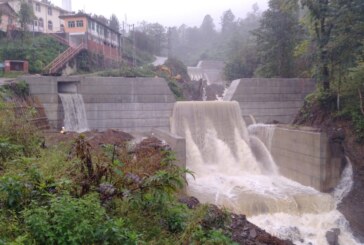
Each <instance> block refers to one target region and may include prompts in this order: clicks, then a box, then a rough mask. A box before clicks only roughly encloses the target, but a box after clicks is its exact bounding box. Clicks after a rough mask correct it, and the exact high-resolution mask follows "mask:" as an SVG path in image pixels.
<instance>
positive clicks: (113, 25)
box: [109, 14, 120, 32]
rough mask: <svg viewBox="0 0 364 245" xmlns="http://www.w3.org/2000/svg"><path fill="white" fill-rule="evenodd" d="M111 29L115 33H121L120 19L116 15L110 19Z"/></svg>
mask: <svg viewBox="0 0 364 245" xmlns="http://www.w3.org/2000/svg"><path fill="white" fill-rule="evenodd" d="M109 27H110V28H111V29H113V30H114V31H117V32H119V31H120V22H119V19H118V17H117V16H116V15H115V14H112V15H111V17H110V22H109Z"/></svg>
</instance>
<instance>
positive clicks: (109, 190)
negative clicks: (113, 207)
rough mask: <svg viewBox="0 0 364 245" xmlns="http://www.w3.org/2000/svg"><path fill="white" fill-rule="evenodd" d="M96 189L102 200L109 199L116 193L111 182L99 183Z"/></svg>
mask: <svg viewBox="0 0 364 245" xmlns="http://www.w3.org/2000/svg"><path fill="white" fill-rule="evenodd" d="M98 191H99V193H100V198H101V200H102V201H107V200H111V198H112V197H113V196H115V195H116V194H117V192H116V188H115V187H114V186H113V185H111V184H101V185H100V186H99V189H98Z"/></svg>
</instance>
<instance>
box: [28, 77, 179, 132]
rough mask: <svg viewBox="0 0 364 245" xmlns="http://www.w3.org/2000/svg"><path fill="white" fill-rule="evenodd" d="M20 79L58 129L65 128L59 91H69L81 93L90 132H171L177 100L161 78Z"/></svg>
mask: <svg viewBox="0 0 364 245" xmlns="http://www.w3.org/2000/svg"><path fill="white" fill-rule="evenodd" d="M21 79H22V80H25V81H27V83H28V84H29V85H30V92H31V94H32V95H36V96H37V97H38V98H39V100H40V101H41V102H42V104H43V105H44V108H45V111H46V114H47V117H48V119H49V122H50V125H51V126H52V127H53V128H55V129H60V128H61V127H62V126H63V125H62V124H63V117H64V116H63V107H62V103H61V101H60V99H59V97H58V92H62V91H63V92H65V91H66V92H77V93H79V94H82V96H83V100H84V103H85V108H86V114H87V119H88V124H89V127H90V129H98V130H106V129H108V128H114V129H120V130H123V131H126V132H133V131H140V132H147V131H150V130H151V129H153V128H159V129H165V130H169V117H170V115H171V112H172V108H173V104H174V102H175V98H174V95H173V94H172V92H171V91H170V89H169V88H168V85H167V83H166V81H164V80H163V79H161V78H105V77H36V76H30V77H22V78H21ZM67 84H69V86H68V85H67Z"/></svg>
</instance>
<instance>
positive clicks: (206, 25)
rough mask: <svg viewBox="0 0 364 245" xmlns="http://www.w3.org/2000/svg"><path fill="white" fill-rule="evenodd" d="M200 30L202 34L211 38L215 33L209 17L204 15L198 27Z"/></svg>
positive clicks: (212, 21)
mask: <svg viewBox="0 0 364 245" xmlns="http://www.w3.org/2000/svg"><path fill="white" fill-rule="evenodd" d="M200 30H201V32H202V33H203V34H205V35H208V36H211V35H212V34H214V33H215V24H214V20H213V19H212V17H211V15H209V14H208V15H206V16H205V17H204V19H203V21H202V24H201V26H200Z"/></svg>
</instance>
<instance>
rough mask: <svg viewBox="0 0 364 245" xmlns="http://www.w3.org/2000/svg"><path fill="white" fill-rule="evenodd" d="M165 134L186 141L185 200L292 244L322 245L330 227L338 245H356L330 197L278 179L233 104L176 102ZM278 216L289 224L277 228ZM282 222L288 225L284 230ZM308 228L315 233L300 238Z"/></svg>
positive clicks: (260, 142) (262, 144)
mask: <svg viewBox="0 0 364 245" xmlns="http://www.w3.org/2000/svg"><path fill="white" fill-rule="evenodd" d="M171 131H172V133H174V134H176V135H179V136H182V137H185V138H186V145H187V168H189V169H190V170H192V171H193V172H194V175H195V178H193V177H190V176H188V181H189V185H188V187H187V193H188V194H189V195H193V196H196V197H197V198H199V199H200V201H202V202H206V203H214V204H217V205H220V206H224V207H226V208H228V209H230V210H232V211H234V212H237V213H244V214H246V215H248V216H250V217H251V220H252V221H253V222H254V223H256V224H258V225H260V226H261V227H263V228H264V229H266V230H268V231H270V232H271V233H273V234H274V235H277V236H279V237H282V238H290V239H292V240H294V242H296V243H297V244H309V242H312V244H327V242H326V240H325V232H326V231H328V230H330V229H331V228H335V227H337V228H339V229H340V230H341V235H340V241H342V242H343V243H342V244H356V242H355V240H354V238H353V237H352V235H351V233H350V232H349V230H348V228H347V222H346V220H345V218H344V217H343V215H341V214H340V213H339V212H338V211H337V210H336V203H337V201H336V199H335V198H336V196H335V195H329V194H323V193H320V192H318V191H316V190H315V189H313V188H311V187H307V186H303V185H301V184H299V183H297V182H294V181H292V180H289V179H287V178H285V177H283V176H280V175H279V173H278V170H277V167H276V165H275V163H274V161H273V159H272V157H271V156H270V154H269V151H268V149H267V147H266V146H265V145H264V143H263V142H262V141H260V140H259V139H258V138H257V137H256V136H249V134H248V131H247V129H246V127H245V123H244V121H243V120H242V117H241V113H240V108H239V104H238V103H237V102H219V101H213V102H177V103H176V104H175V107H174V109H173V116H172V118H171ZM344 186H345V185H344ZM345 192H346V191H340V192H338V193H345ZM337 196H342V195H341V194H337ZM279 215H281V216H282V217H289V218H287V219H291V220H287V219H286V221H287V222H285V223H280V221H281V220H283V218H281V217H280V216H279ZM276 216H277V218H276ZM311 217H313V218H311ZM279 219H281V220H279ZM300 219H302V220H303V221H305V222H300ZM268 220H270V221H271V223H267V222H268ZM288 221H290V222H291V224H294V225H293V226H292V227H291V226H289V227H287V226H285V225H286V224H289V223H288ZM310 222H312V224H311V223H310ZM330 222H331V223H330ZM309 224H311V225H312V227H315V228H316V229H319V230H317V231H314V230H310V232H309V233H307V232H304V231H303V230H304V229H308V228H307V227H309ZM270 228H271V229H270ZM290 228H291V229H290ZM280 231H281V232H280ZM288 234H290V235H288ZM302 239H304V240H302Z"/></svg>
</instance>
